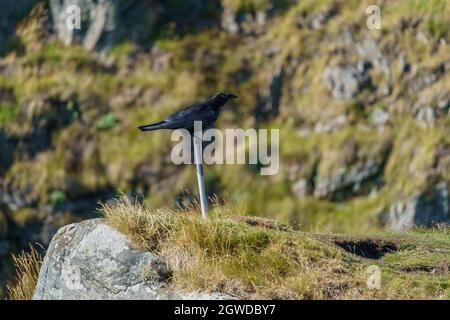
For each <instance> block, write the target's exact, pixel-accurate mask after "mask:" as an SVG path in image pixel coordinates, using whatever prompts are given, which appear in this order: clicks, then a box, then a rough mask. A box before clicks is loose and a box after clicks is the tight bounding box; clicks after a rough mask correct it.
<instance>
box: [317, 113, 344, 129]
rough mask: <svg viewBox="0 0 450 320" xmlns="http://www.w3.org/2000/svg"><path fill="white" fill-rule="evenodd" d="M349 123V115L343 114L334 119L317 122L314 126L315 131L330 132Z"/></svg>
mask: <svg viewBox="0 0 450 320" xmlns="http://www.w3.org/2000/svg"><path fill="white" fill-rule="evenodd" d="M346 124H347V116H346V115H345V114H341V115H339V116H337V117H335V118H333V119H330V120H328V121H325V122H317V123H316V125H315V126H314V131H315V132H317V133H329V132H332V131H334V130H337V129H339V128H342V127H344V126H345V125H346Z"/></svg>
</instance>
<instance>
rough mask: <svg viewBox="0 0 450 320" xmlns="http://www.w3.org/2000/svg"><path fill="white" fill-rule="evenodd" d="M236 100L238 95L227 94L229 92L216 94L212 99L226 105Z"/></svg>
mask: <svg viewBox="0 0 450 320" xmlns="http://www.w3.org/2000/svg"><path fill="white" fill-rule="evenodd" d="M235 98H237V96H236V95H234V94H232V93H227V92H219V93H216V94H215V95H214V97H212V99H213V100H214V101H217V102H218V103H220V104H224V103H225V102H227V101H228V100H231V99H235Z"/></svg>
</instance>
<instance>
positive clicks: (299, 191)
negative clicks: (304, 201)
mask: <svg viewBox="0 0 450 320" xmlns="http://www.w3.org/2000/svg"><path fill="white" fill-rule="evenodd" d="M311 191H312V186H311V184H310V182H309V181H308V180H307V179H300V180H298V181H297V182H295V183H294V184H293V185H292V187H291V192H292V193H293V194H294V195H295V196H296V197H298V198H303V197H306V196H307V195H309V194H311Z"/></svg>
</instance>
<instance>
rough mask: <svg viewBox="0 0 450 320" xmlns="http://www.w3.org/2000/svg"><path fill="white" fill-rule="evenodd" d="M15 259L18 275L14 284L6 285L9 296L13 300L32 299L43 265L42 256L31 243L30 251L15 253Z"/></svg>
mask: <svg viewBox="0 0 450 320" xmlns="http://www.w3.org/2000/svg"><path fill="white" fill-rule="evenodd" d="M13 261H14V265H15V266H16V273H17V275H16V279H15V281H14V282H13V283H12V284H7V285H6V291H7V294H8V297H9V299H11V300H31V299H32V298H33V294H34V289H35V288H36V284H37V280H38V276H39V270H40V268H41V265H42V257H41V255H40V254H39V252H38V251H37V250H36V249H35V248H34V247H33V246H32V245H30V251H28V252H25V251H23V252H22V253H20V254H19V255H13Z"/></svg>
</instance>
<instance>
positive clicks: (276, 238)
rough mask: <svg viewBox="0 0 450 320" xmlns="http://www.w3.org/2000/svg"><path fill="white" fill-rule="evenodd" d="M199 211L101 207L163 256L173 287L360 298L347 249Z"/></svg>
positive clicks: (215, 210) (141, 244)
mask: <svg viewBox="0 0 450 320" xmlns="http://www.w3.org/2000/svg"><path fill="white" fill-rule="evenodd" d="M195 210H196V208H195V206H194V207H191V208H188V209H186V210H165V211H162V210H157V211H149V210H147V209H146V208H144V207H143V206H142V205H141V204H139V203H137V202H134V201H132V200H130V199H129V198H126V197H121V198H120V199H118V200H116V201H115V202H114V203H113V204H110V205H102V206H101V208H100V212H101V213H102V215H103V216H104V217H105V218H106V219H107V221H108V223H109V224H110V225H111V226H113V227H115V228H116V229H118V230H119V231H121V232H123V233H124V234H126V235H128V237H129V238H130V240H131V241H132V242H133V243H134V244H135V245H136V246H137V247H138V248H141V249H144V250H151V251H153V252H156V253H158V254H160V255H161V256H162V257H163V258H164V260H165V261H166V263H167V264H168V265H169V266H170V268H171V269H172V270H173V276H172V279H171V280H172V285H173V286H176V287H182V288H184V289H187V290H199V289H200V290H204V291H222V292H226V293H229V294H232V295H235V296H238V297H241V298H264V299H271V298H283V299H305V298H306V299H324V298H331V297H333V298H351V297H354V296H355V294H356V292H357V290H355V288H356V287H358V286H357V285H356V283H361V281H362V280H361V279H359V277H358V276H356V277H355V276H354V272H357V270H356V269H355V268H354V267H353V266H352V265H351V263H350V261H352V259H349V257H348V255H347V254H345V253H344V252H342V251H341V250H339V249H337V248H334V247H330V246H328V245H326V244H324V243H322V242H320V241H317V240H315V239H312V238H308V237H305V236H303V235H301V234H299V233H295V232H292V231H290V230H289V229H288V228H281V227H277V228H274V227H273V226H274V225H276V226H279V225H278V224H276V223H274V222H272V223H268V222H267V221H266V220H264V221H263V222H264V223H260V222H261V221H262V220H261V219H260V220H261V221H260V220H258V219H253V220H252V218H251V217H241V218H237V217H236V216H232V215H231V211H230V210H229V209H226V208H225V207H223V206H222V207H221V206H218V205H216V206H213V207H212V209H211V212H210V217H209V218H208V219H207V220H201V219H200V218H199V215H198V212H196V211H195ZM252 221H254V222H255V223H252ZM357 273H358V272H357ZM329 279H335V280H336V283H330V280H329Z"/></svg>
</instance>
